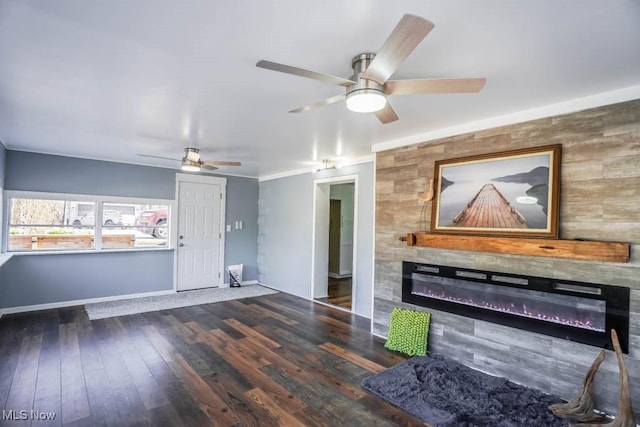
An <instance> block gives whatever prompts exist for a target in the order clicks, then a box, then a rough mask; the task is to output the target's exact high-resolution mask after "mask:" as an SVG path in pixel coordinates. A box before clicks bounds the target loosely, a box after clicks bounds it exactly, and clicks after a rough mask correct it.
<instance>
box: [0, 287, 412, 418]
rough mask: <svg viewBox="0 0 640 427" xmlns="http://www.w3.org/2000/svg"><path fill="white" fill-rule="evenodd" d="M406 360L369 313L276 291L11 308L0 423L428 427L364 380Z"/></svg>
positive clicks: (2, 351) (2, 347)
mask: <svg viewBox="0 0 640 427" xmlns="http://www.w3.org/2000/svg"><path fill="white" fill-rule="evenodd" d="M402 360H404V357H401V356H400V355H398V354H395V353H392V352H390V351H388V350H386V349H385V348H384V347H383V342H382V340H380V339H378V338H376V337H373V336H371V335H370V333H369V321H368V319H364V318H361V317H357V316H353V315H351V314H349V313H347V312H344V311H340V310H337V309H334V308H331V307H327V306H323V305H320V304H314V303H312V302H309V301H306V300H304V299H300V298H297V297H294V296H291V295H287V294H284V293H278V294H274V295H268V296H263V297H258V298H249V299H244V300H236V301H228V302H222V303H216V304H206V305H200V306H194V307H185V308H180V309H174V310H165V311H160V312H153V313H145V314H138V315H132V316H123V317H117V318H110V319H103V320H95V321H89V320H88V318H87V316H86V313H85V312H84V309H83V307H73V308H67V309H57V310H47V311H41V312H34V313H25V314H14V315H7V316H3V317H2V318H1V319H0V402H1V403H2V407H3V414H2V415H3V418H4V419H3V420H0V424H1V425H3V426H4V425H7V426H9V425H18V426H26V425H30V424H31V425H33V426H45V425H58V426H59V425H64V426H86V425H104V426H129V425H153V426H206V425H214V426H218V425H220V426H270V425H274V426H276V425H280V426H297V425H298V426H299V425H309V426H313V425H326V426H397V425H402V426H417V425H424V424H423V423H422V422H419V421H418V420H416V419H415V418H413V417H411V416H410V415H408V414H406V413H405V412H403V411H401V410H399V409H397V408H395V407H394V406H392V405H390V404H388V403H386V402H385V401H383V400H381V399H379V398H378V397H376V396H374V395H371V394H369V393H368V392H366V391H364V390H363V389H362V388H361V387H360V381H361V380H362V379H363V378H365V377H367V376H369V375H371V374H373V373H374V372H377V371H380V370H382V369H384V368H385V367H388V366H392V365H395V364H396V363H399V362H401V361H402ZM32 410H34V411H37V413H38V415H39V416H42V413H43V412H54V413H55V419H53V420H48V421H46V420H35V419H32V418H33V417H34V415H33V414H32V413H31V411H32ZM11 411H15V412H11ZM21 411H25V412H21ZM11 415H13V418H20V417H22V416H23V415H24V417H26V418H27V419H26V420H14V421H11V420H8V419H7V418H10V417H11Z"/></svg>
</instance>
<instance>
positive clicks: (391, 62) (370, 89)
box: [256, 15, 486, 124]
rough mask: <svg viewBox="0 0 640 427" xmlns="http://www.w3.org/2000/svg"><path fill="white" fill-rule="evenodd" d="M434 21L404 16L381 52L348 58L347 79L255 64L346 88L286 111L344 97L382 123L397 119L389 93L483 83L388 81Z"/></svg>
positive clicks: (455, 89) (475, 87)
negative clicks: (320, 99) (389, 100)
mask: <svg viewBox="0 0 640 427" xmlns="http://www.w3.org/2000/svg"><path fill="white" fill-rule="evenodd" d="M433 27H434V24H433V23H432V22H430V21H428V20H426V19H424V18H421V17H419V16H415V15H404V16H403V17H402V19H400V22H399V23H398V25H397V26H396V28H395V29H394V30H393V31H392V32H391V34H390V35H389V37H388V38H387V40H386V41H385V42H384V44H383V45H382V47H381V48H380V51H379V52H378V53H377V54H375V53H362V54H360V55H357V56H355V57H354V58H353V60H352V61H351V67H352V68H353V75H352V76H350V77H349V78H346V79H345V78H342V77H337V76H332V75H330V74H324V73H319V72H317V71H311V70H305V69H303V68H298V67H292V66H290V65H284V64H278V63H276V62H271V61H265V60H261V61H258V63H257V64H256V66H257V67H260V68H265V69H268V70H273V71H280V72H283V73H287V74H293V75H296V76H301V77H307V78H310V79H315V80H320V81H323V82H327V83H332V84H336V85H338V86H343V87H344V88H345V93H344V94H339V95H336V96H333V97H331V98H327V99H324V100H322V101H319V102H316V103H315V104H310V105H306V106H304V107H301V108H297V109H295V110H291V111H289V112H290V113H302V112H304V111H310V110H313V109H314V108H317V107H322V106H325V105H329V104H333V103H336V102H340V101H343V100H346V102H347V108H349V109H350V110H351V111H356V112H362V113H375V115H376V117H378V120H380V122H382V123H383V124H386V123H391V122H394V121H396V120H398V115H397V114H396V112H395V111H394V109H393V107H391V104H390V103H389V102H388V100H387V96H390V95H412V94H427V93H475V92H479V91H480V89H482V87H483V86H484V84H485V82H486V78H484V77H478V78H454V79H446V78H445V79H411V80H389V77H391V75H392V74H393V73H394V72H395V70H396V69H397V68H398V67H399V66H400V64H401V63H402V62H403V61H404V60H405V58H406V57H407V56H409V54H410V53H411V52H413V50H414V49H415V48H416V46H418V44H420V42H421V41H422V40H423V39H424V38H425V37H426V36H427V34H429V32H430V31H431V30H432V29H433Z"/></svg>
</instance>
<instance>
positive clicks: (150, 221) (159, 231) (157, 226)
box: [136, 209, 168, 239]
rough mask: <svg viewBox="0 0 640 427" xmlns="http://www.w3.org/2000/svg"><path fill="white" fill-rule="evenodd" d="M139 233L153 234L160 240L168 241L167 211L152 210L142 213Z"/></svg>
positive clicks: (139, 221) (139, 219)
mask: <svg viewBox="0 0 640 427" xmlns="http://www.w3.org/2000/svg"><path fill="white" fill-rule="evenodd" d="M136 225H137V228H138V230H139V231H141V232H143V233H146V234H151V235H152V236H153V237H156V238H159V239H166V238H167V234H168V230H167V209H152V210H146V211H142V212H140V215H139V216H138V220H137V224H136Z"/></svg>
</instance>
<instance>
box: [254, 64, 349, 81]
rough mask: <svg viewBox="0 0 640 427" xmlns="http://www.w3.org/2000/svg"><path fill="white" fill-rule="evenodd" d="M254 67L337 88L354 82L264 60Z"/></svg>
mask: <svg viewBox="0 0 640 427" xmlns="http://www.w3.org/2000/svg"><path fill="white" fill-rule="evenodd" d="M256 67H260V68H265V69H267V70H272V71H280V72H281V73H287V74H293V75H294V76H300V77H307V78H309V79H314V80H320V81H322V82H326V83H332V84H336V85H338V86H344V87H347V86H351V85H353V84H354V83H355V82H354V81H352V80H349V79H343V78H342V77H337V76H332V75H330V74H324V73H318V72H316V71H311V70H305V69H304V68H298V67H292V66H291V65H284V64H278V63H277V62H271V61H265V60H264V59H263V60H261V61H258V62H257V63H256Z"/></svg>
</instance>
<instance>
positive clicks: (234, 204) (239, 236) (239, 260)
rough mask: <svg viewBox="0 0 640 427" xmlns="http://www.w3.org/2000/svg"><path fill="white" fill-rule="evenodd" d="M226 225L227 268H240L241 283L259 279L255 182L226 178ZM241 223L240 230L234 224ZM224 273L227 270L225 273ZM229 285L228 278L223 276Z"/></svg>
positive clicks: (252, 180) (256, 184)
mask: <svg viewBox="0 0 640 427" xmlns="http://www.w3.org/2000/svg"><path fill="white" fill-rule="evenodd" d="M225 220H226V223H227V224H228V225H230V226H231V231H230V232H227V234H226V237H225V257H224V263H225V264H226V265H234V264H242V265H243V270H242V280H257V279H258V264H257V258H258V243H257V242H258V180H257V179H250V178H238V177H234V176H228V177H227V212H226V216H225ZM236 221H242V222H243V227H242V230H236V229H235V222H236ZM225 270H226V269H225ZM225 281H226V282H227V283H229V275H228V274H227V273H225Z"/></svg>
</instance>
